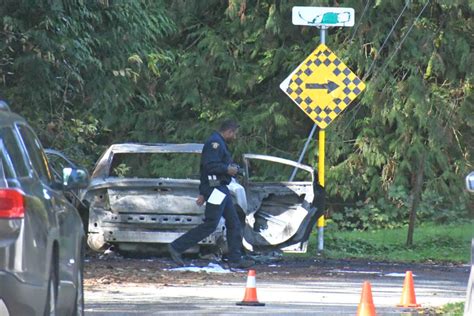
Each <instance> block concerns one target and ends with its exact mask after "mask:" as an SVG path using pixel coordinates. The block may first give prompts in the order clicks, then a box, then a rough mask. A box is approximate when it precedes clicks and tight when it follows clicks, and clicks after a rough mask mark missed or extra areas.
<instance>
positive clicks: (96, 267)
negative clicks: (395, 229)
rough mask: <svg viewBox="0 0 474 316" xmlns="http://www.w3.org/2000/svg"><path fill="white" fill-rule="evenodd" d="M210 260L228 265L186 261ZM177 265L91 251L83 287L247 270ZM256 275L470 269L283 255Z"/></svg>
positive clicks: (180, 280)
mask: <svg viewBox="0 0 474 316" xmlns="http://www.w3.org/2000/svg"><path fill="white" fill-rule="evenodd" d="M210 262H214V263H218V264H220V265H221V266H222V267H224V268H227V266H226V265H225V264H224V263H222V262H216V261H213V260H209V259H189V258H188V259H187V260H186V263H187V264H188V265H193V266H195V267H206V266H208V264H209V263H210ZM173 268H177V265H176V264H175V263H174V262H173V261H172V260H171V259H170V258H169V257H151V258H145V259H134V258H123V257H121V256H118V255H116V254H112V255H97V254H95V255H92V256H88V257H87V258H86V263H85V268H84V286H85V289H93V288H94V287H96V286H100V285H109V284H113V285H120V284H125V283H127V284H130V283H135V284H144V283H147V284H154V285H156V286H172V285H181V286H182V285H188V284H189V285H190V286H191V285H193V286H196V285H206V284H220V283H231V282H232V283H235V282H242V281H243V280H244V281H245V278H246V271H244V270H237V271H232V272H231V273H207V272H190V271H170V269H173ZM253 268H254V269H255V270H256V271H257V279H259V280H265V281H267V282H271V281H282V280H298V281H303V280H305V279H307V280H314V279H315V278H317V277H319V278H321V277H343V278H351V275H352V274H351V273H352V272H354V271H366V272H367V271H375V272H374V273H378V274H380V275H382V274H386V273H391V272H398V273H400V272H404V271H407V270H413V271H416V273H423V274H427V275H430V274H432V275H437V276H439V275H440V274H442V275H443V276H445V277H446V279H450V278H453V277H456V276H458V275H459V276H460V277H463V276H465V275H466V274H468V273H469V267H468V266H461V265H459V266H455V265H436V264H430V265H426V264H424V265H421V264H408V263H390V262H369V261H361V260H329V259H324V258H314V259H313V258H301V259H295V258H286V257H284V258H282V259H281V260H279V261H272V262H267V263H262V262H260V263H257V264H256V265H255V266H254V267H253Z"/></svg>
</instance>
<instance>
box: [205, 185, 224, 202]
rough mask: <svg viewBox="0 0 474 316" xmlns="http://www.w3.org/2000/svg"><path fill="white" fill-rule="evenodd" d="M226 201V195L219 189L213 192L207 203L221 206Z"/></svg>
mask: <svg viewBox="0 0 474 316" xmlns="http://www.w3.org/2000/svg"><path fill="white" fill-rule="evenodd" d="M224 199H225V193H223V192H221V191H219V190H218V189H214V190H212V193H211V195H210V196H209V198H208V199H207V203H211V204H214V205H221V204H222V201H224Z"/></svg>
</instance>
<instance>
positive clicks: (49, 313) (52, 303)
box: [44, 260, 58, 316]
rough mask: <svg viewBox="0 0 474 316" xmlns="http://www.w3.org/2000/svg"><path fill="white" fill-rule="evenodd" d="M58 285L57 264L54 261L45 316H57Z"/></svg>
mask: <svg viewBox="0 0 474 316" xmlns="http://www.w3.org/2000/svg"><path fill="white" fill-rule="evenodd" d="M57 284H58V279H57V274H56V264H55V263H54V260H52V261H51V269H50V271H49V280H48V293H47V296H46V309H45V311H44V315H45V316H55V315H56V303H57V298H58V291H57V290H58V287H57Z"/></svg>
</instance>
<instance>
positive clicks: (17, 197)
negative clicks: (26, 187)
mask: <svg viewBox="0 0 474 316" xmlns="http://www.w3.org/2000/svg"><path fill="white" fill-rule="evenodd" d="M24 216H25V202H24V199H23V194H21V193H20V192H18V191H17V190H13V189H0V218H23V217H24Z"/></svg>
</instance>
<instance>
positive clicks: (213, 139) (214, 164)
mask: <svg viewBox="0 0 474 316" xmlns="http://www.w3.org/2000/svg"><path fill="white" fill-rule="evenodd" d="M232 162H233V161H232V157H231V155H230V152H229V149H228V148H227V144H226V142H225V140H224V138H223V137H222V135H221V134H219V133H218V132H216V131H215V132H213V133H212V134H211V136H210V137H209V138H208V139H207V140H206V142H205V143H204V147H203V149H202V155H201V166H200V168H201V170H200V172H201V183H200V185H199V193H200V194H201V195H204V197H206V199H207V198H208V197H209V195H210V194H211V192H212V188H213V187H215V186H218V185H227V184H229V183H230V182H231V180H232V177H231V176H230V175H229V174H228V173H227V167H228V166H229V165H230V164H232ZM212 179H216V180H215V181H214V180H212Z"/></svg>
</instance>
